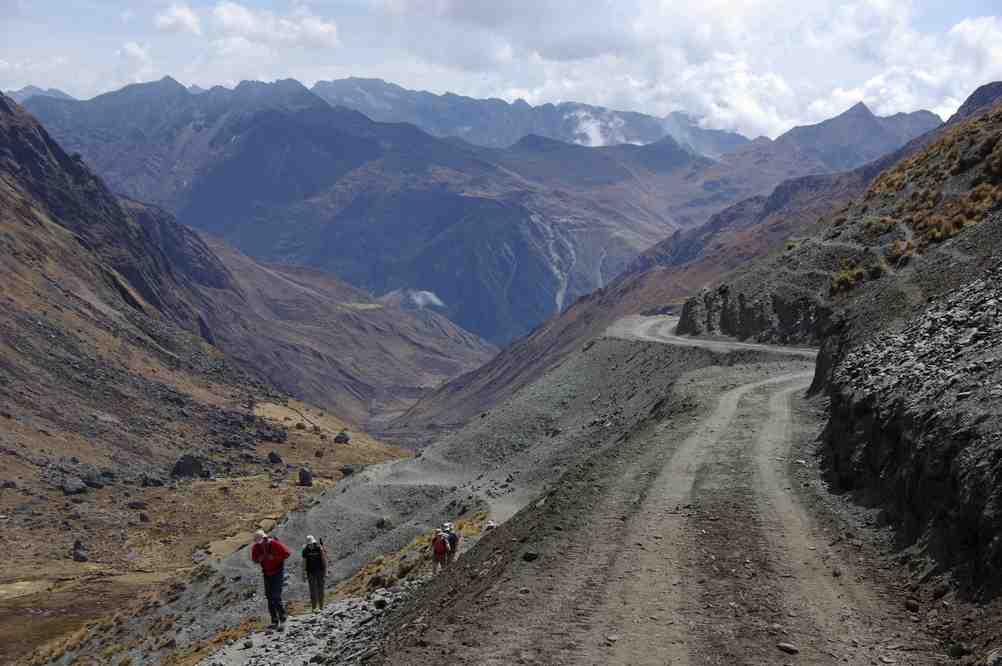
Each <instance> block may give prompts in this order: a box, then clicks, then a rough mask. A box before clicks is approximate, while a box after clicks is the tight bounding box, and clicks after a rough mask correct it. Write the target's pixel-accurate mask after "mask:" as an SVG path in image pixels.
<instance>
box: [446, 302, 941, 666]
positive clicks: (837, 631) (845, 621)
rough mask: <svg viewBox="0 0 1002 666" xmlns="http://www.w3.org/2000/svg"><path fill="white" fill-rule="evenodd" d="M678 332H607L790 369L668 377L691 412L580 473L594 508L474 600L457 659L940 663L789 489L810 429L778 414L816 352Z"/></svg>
mask: <svg viewBox="0 0 1002 666" xmlns="http://www.w3.org/2000/svg"><path fill="white" fill-rule="evenodd" d="M676 322H677V320H675V319H674V318H671V317H650V318H647V317H630V318H627V319H625V320H622V321H620V322H618V323H617V324H616V325H615V326H613V327H612V328H611V329H610V331H609V333H608V335H609V336H610V337H621V338H626V339H632V340H645V341H650V342H659V343H664V344H677V345H683V346H695V347H703V348H707V349H711V350H713V351H717V352H727V351H731V350H741V351H769V352H771V353H777V352H778V353H779V354H783V355H787V356H788V358H789V361H787V362H781V361H778V360H777V361H776V362H772V363H754V364H749V365H745V366H742V365H735V366H730V367H715V368H709V369H705V370H700V371H697V372H695V373H693V374H692V375H691V376H690V377H688V378H687V380H686V381H684V382H680V386H679V387H678V389H677V391H676V395H675V397H674V399H675V400H676V401H677V402H679V403H685V402H689V403H690V404H696V405H698V408H697V409H696V410H694V412H693V413H692V414H691V415H690V417H689V418H685V417H680V418H674V419H670V420H666V421H665V422H664V423H662V424H660V425H658V426H655V427H652V428H650V429H649V430H648V431H647V432H646V433H645V434H644V435H643V436H642V437H639V438H638V439H640V440H642V441H637V442H631V443H630V444H629V446H627V445H624V446H623V447H621V449H620V450H618V451H615V452H613V453H610V454H609V457H608V458H607V459H605V460H603V461H602V462H600V463H597V464H596V466H597V467H601V468H602V472H600V473H598V474H590V475H589V476H588V477H587V478H584V479H582V480H581V483H583V484H584V486H588V485H591V484H595V487H598V483H599V482H601V481H604V482H605V483H604V484H603V485H602V489H601V492H600V494H599V498H598V499H597V500H596V501H595V502H594V503H593V504H591V505H590V506H589V507H588V509H587V511H586V512H585V515H584V520H583V522H578V516H577V515H569V514H565V515H563V516H560V517H559V518H558V520H557V522H555V523H553V524H552V525H551V529H553V530H557V531H556V532H555V533H554V535H548V536H547V540H548V541H549V543H548V545H544V546H543V550H544V553H545V556H546V557H548V558H550V553H553V554H554V555H555V557H552V558H550V559H548V563H547V565H546V566H545V567H541V568H536V569H533V570H528V569H527V568H523V569H516V570H514V571H513V572H512V574H511V575H510V576H506V577H505V579H504V580H503V581H502V582H501V589H498V590H496V591H495V592H492V593H489V594H488V595H485V596H487V597H488V600H487V601H486V603H485V605H486V608H485V609H481V611H479V612H478V613H477V614H476V615H475V618H476V620H475V623H476V624H477V625H479V629H480V631H476V632H475V633H476V638H475V639H474V638H472V637H468V638H467V642H465V643H464V644H468V645H471V646H472V645H476V649H475V650H473V651H463V659H464V660H465V663H478V664H510V663H526V664H631V665H642V664H651V665H655V664H657V665H664V664H673V665H682V664H692V665H697V664H698V665H702V664H728V665H732V664H787V663H790V664H793V663H796V664H835V663H842V664H885V663H887V664H889V663H899V664H934V663H938V662H939V656H938V655H936V654H935V649H934V646H933V645H932V644H931V642H930V641H929V640H927V639H925V638H924V637H923V636H920V635H918V632H917V630H916V629H915V628H914V627H913V626H912V623H911V621H910V618H909V616H908V614H907V613H906V612H905V609H904V607H903V605H902V603H903V600H896V599H890V600H888V599H885V598H883V597H882V596H881V594H880V593H879V592H878V591H877V590H878V589H880V586H879V585H874V584H873V583H872V581H868V580H866V578H865V577H864V572H861V571H856V570H855V569H854V568H853V566H852V563H851V562H845V561H842V560H840V559H839V556H838V554H836V552H835V551H834V550H833V549H832V548H831V546H830V544H831V542H832V537H833V536H834V535H830V534H825V533H824V532H823V530H822V529H821V528H820V527H818V526H817V525H816V524H815V523H814V522H813V521H812V519H811V517H810V516H809V515H808V514H807V512H806V511H805V509H804V508H803V507H802V506H801V505H800V503H799V502H798V500H797V498H796V495H795V494H794V493H793V492H792V488H791V487H790V484H791V482H790V481H789V478H788V474H787V469H788V464H789V462H790V461H789V460H788V456H789V453H790V450H791V448H792V446H793V444H794V442H795V441H797V439H798V438H801V437H806V436H810V434H812V433H814V432H815V431H816V428H817V425H818V424H817V423H815V422H804V421H803V419H805V418H807V417H805V416H804V415H805V414H807V413H808V412H807V410H797V412H796V414H798V415H799V416H795V415H794V411H793V410H791V407H790V405H791V401H794V400H802V399H803V397H802V396H803V393H804V391H805V390H806V388H807V387H808V386H809V384H810V382H811V379H812V376H813V367H812V364H811V362H810V361H811V359H812V358H813V357H814V356H815V352H814V350H811V349H803V348H776V347H767V346H764V345H754V344H747V343H737V342H732V341H727V340H721V339H714V340H699V339H691V338H680V337H678V336H675V335H674V332H673V329H674V326H675V324H676ZM798 419H799V420H798ZM602 477H604V478H602ZM575 523H577V524H575ZM515 591H517V594H513V593H514V592H515ZM519 595H521V597H519ZM512 605H517V606H519V610H517V611H516V612H512V610H511V606H512ZM519 611H520V612H519ZM456 622H457V623H459V622H461V621H460V620H458V619H457V620H456ZM489 627H492V628H493V629H491V630H487V628H489ZM460 635H461V634H460Z"/></svg>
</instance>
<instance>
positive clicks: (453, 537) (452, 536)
mask: <svg viewBox="0 0 1002 666" xmlns="http://www.w3.org/2000/svg"><path fill="white" fill-rule="evenodd" d="M457 546H459V535H458V534H456V533H455V532H449V550H453V551H454V550H456V547H457Z"/></svg>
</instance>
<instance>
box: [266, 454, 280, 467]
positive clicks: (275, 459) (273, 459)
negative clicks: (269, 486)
mask: <svg viewBox="0 0 1002 666" xmlns="http://www.w3.org/2000/svg"><path fill="white" fill-rule="evenodd" d="M268 462H270V463H271V464H272V465H281V464H282V456H280V455H278V454H277V453H276V452H274V451H270V452H269V453H268Z"/></svg>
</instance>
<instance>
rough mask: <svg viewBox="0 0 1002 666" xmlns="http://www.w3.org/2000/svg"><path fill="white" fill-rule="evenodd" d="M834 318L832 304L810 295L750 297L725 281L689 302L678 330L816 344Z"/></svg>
mask: <svg viewBox="0 0 1002 666" xmlns="http://www.w3.org/2000/svg"><path fill="white" fill-rule="evenodd" d="M830 317H831V308H830V306H828V305H825V304H823V303H821V302H819V301H818V300H816V299H814V298H812V297H810V296H809V295H806V294H793V295H792V296H791V295H787V294H784V293H767V294H761V295H756V296H749V295H747V294H745V293H743V292H741V291H736V290H735V289H733V288H732V287H731V286H730V285H727V284H723V285H721V286H719V287H717V288H716V289H713V290H706V291H704V292H703V293H702V294H700V295H699V296H697V297H695V298H691V299H689V300H688V301H686V303H685V305H684V306H683V308H682V315H681V318H680V321H679V324H678V332H679V333H681V334H683V335H729V336H732V337H736V338H740V339H742V340H746V339H752V340H756V341H759V342H775V343H782V344H809V345H813V344H817V343H818V341H819V338H820V337H821V335H822V334H823V332H824V331H826V330H827V328H828V320H829V319H830Z"/></svg>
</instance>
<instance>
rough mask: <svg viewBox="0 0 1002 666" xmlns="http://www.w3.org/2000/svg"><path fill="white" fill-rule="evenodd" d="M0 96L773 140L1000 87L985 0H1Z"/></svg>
mask: <svg viewBox="0 0 1002 666" xmlns="http://www.w3.org/2000/svg"><path fill="white" fill-rule="evenodd" d="M0 17H2V19H0V20H2V23H0V88H3V89H11V88H19V87H21V86H23V85H25V84H28V83H31V84H35V85H40V86H45V87H49V86H54V87H58V88H61V89H63V90H65V91H67V92H69V93H71V94H73V95H76V96H78V97H89V96H93V95H95V94H98V93H100V92H104V91H107V90H111V89H114V88H118V87H121V86H122V85H125V84H127V83H132V82H139V81H146V80H150V79H158V78H161V77H162V76H164V75H168V74H169V75H171V76H173V77H174V78H176V79H178V80H180V81H182V82H183V83H186V84H191V83H195V84H198V85H201V86H203V87H208V86H211V85H215V84H222V85H227V86H230V85H234V84H235V83H238V82H239V81H241V80H243V79H261V80H273V79H276V78H286V77H293V78H297V79H299V80H300V81H302V82H304V83H306V84H307V85H312V83H313V82H315V81H317V80H322V79H333V78H342V77H346V76H365V77H379V78H383V79H386V80H389V81H393V82H396V83H399V84H401V85H403V86H405V87H409V88H417V89H424V90H431V91H433V92H446V91H452V92H456V93H460V94H467V95H472V96H476V97H488V96H493V97H501V98H504V99H508V100H514V99H517V98H519V97H521V98H524V99H525V100H527V101H528V102H530V103H532V104H537V103H542V102H549V101H553V102H556V101H566V100H573V101H581V102H589V103H593V104H601V105H605V106H610V107H614V108H620V109H630V110H637V111H643V112H646V113H653V114H658V115H663V114H665V113H667V112H669V111H673V110H678V109H682V110H686V111H689V112H691V113H694V114H697V115H699V116H702V117H703V118H704V123H705V124H707V125H708V126H711V127H723V128H728V129H737V130H739V131H741V132H743V133H745V134H748V135H751V136H755V135H759V134H766V135H770V136H775V135H776V134H778V133H780V132H782V131H784V130H786V129H788V128H789V127H791V126H792V125H795V124H802V123H806V122H815V121H818V120H821V119H824V118H826V117H830V116H832V115H834V114H836V113H839V112H840V111H843V110H844V109H846V108H848V107H849V106H851V105H852V104H854V103H855V102H857V101H859V100H863V101H865V102H866V103H867V104H868V105H870V107H871V108H872V109H873V110H874V111H876V112H878V113H881V114H887V113H893V112H897V111H912V110H915V109H918V108H928V109H931V110H933V111H935V112H937V113H939V114H940V115H941V116H944V117H946V116H948V115H950V114H951V113H952V112H953V111H954V110H956V108H957V106H958V105H959V104H960V103H961V102H962V101H963V99H964V98H965V97H966V96H967V95H968V94H969V93H970V92H971V91H972V90H973V89H974V88H975V87H976V86H978V85H980V84H982V83H985V82H988V81H992V80H999V79H1002V9H1000V8H999V3H998V0H951V1H950V2H943V1H942V0H935V1H933V0H838V1H836V0H832V1H829V0H807V1H805V0H699V1H698V2H691V1H679V0H660V1H659V0H610V1H601V0H507V1H504V0H270V1H268V0H239V1H237V0H223V1H217V0H210V1H204V0H188V1H184V2H182V1H179V2H173V1H171V0H165V1H159V0H149V1H145V2H125V1H122V0H0Z"/></svg>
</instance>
